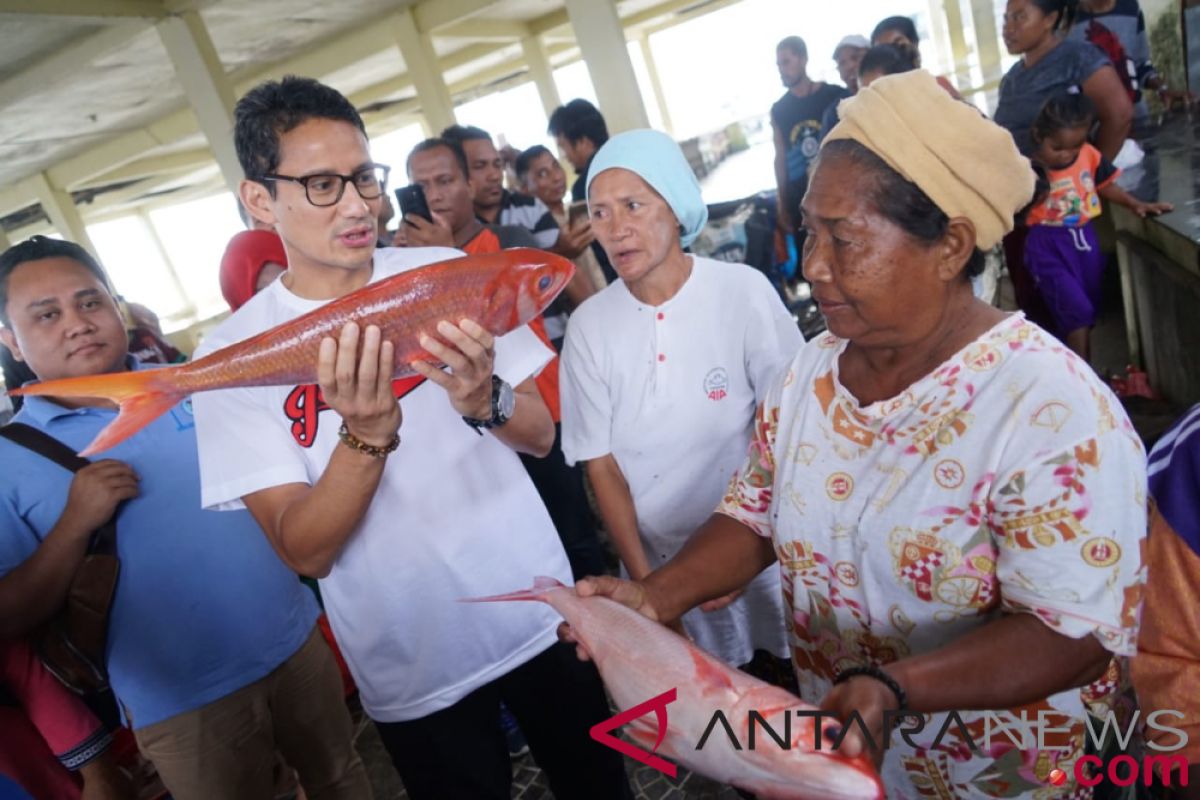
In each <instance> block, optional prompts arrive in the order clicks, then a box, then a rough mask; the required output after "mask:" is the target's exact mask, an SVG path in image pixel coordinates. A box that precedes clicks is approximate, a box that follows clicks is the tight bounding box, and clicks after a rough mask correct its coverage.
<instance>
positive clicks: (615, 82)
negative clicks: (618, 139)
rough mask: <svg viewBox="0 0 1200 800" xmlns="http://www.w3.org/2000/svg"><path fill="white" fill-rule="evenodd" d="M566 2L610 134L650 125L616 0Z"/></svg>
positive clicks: (572, 0)
mask: <svg viewBox="0 0 1200 800" xmlns="http://www.w3.org/2000/svg"><path fill="white" fill-rule="evenodd" d="M566 4H567V16H568V17H569V18H570V20H571V27H572V28H574V30H575V40H576V41H577V42H579V49H580V51H581V52H582V53H583V60H584V62H585V63H586V64H587V69H588V75H589V76H591V79H592V86H594V87H595V88H596V99H597V100H599V101H600V112H601V113H602V114H604V120H605V122H606V123H607V124H608V130H609V133H620V132H621V131H625V130H629V129H631V128H648V127H650V119H649V117H647V115H646V106H645V104H644V103H643V101H642V93H641V90H640V89H639V88H638V82H637V76H636V75H635V74H634V71H633V62H632V61H630V60H629V51H628V50H627V49H626V46H625V30H624V28H622V27H621V19H620V17H618V16H617V7H616V5H615V3H614V2H613V0H566Z"/></svg>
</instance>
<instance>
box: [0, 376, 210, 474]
mask: <svg viewBox="0 0 1200 800" xmlns="http://www.w3.org/2000/svg"><path fill="white" fill-rule="evenodd" d="M173 371H174V370H172V369H171V368H170V367H168V368H166V369H149V370H140V371H136V372H135V371H132V370H131V371H129V372H109V373H104V374H102V375H81V376H79V377H77V378H62V379H60V380H53V381H42V382H40V383H34V384H29V385H27V386H23V387H21V388H19V389H13V390H11V391H10V392H9V394H10V395H17V396H19V397H37V396H46V397H100V398H103V399H105V400H112V401H114V402H116V403H118V404H119V405H120V407H121V412H120V413H119V414H118V415H117V418H116V419H115V420H113V421H112V422H110V423H109V424H108V426H107V427H105V428H104V429H103V430H102V431H100V434H99V435H98V436H97V437H96V438H95V439H93V440H92V443H91V444H89V445H88V446H87V447H85V448H84V449H83V450H82V451H81V452H80V455H81V456H90V455H92V454H93V453H98V452H100V451H101V450H107V449H108V448H110V447H112V446H114V445H116V444H119V443H121V442H123V441H125V440H126V439H128V438H129V437H130V436H132V435H133V434H135V433H137V432H138V431H140V430H141V429H142V428H144V427H146V426H147V425H149V424H150V423H151V422H153V421H154V420H155V419H156V418H158V417H159V416H161V415H163V414H165V413H166V412H167V411H168V410H169V409H170V408H171V407H172V406H174V405H175V404H176V403H178V402H179V401H180V400H182V399H183V398H184V397H186V396H187V393H186V392H178V391H171V389H172V388H173V387H172V386H171V380H170V377H169V376H170V373H171V372H173ZM164 379H165V380H164Z"/></svg>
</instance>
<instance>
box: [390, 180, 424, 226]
mask: <svg viewBox="0 0 1200 800" xmlns="http://www.w3.org/2000/svg"><path fill="white" fill-rule="evenodd" d="M396 203H397V204H398V205H399V206H400V215H401V216H402V217H404V218H406V219H407V218H408V217H421V218H422V219H424V220H426V221H427V222H433V215H432V214H430V213H429V204H428V203H426V202H425V190H424V189H422V188H421V187H420V185H418V184H415V183H414V184H412V185H411V186H402V187H400V188H399V189H397V190H396Z"/></svg>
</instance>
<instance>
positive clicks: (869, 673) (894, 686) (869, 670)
mask: <svg viewBox="0 0 1200 800" xmlns="http://www.w3.org/2000/svg"><path fill="white" fill-rule="evenodd" d="M859 675H863V676H865V677H868V678H874V679H875V680H877V681H879V682H880V683H882V684H883V685H884V686H886V687H888V688H889V689H891V690H892V694H894V695H896V705H897V708H896V710H897V711H904V710H905V709H907V708H908V695H907V694H905V693H904V687H902V686H901V685H900V684H899V682H897V680H896V679H895V678H893V677H892V676H891V675H888V674H887V673H886V672H884V671H883V669H882V668H881V667H877V666H875V665H874V664H869V665H867V666H864V667H850V668H849V669H844V670H842V671H841V672H839V673H838V674H837V677H836V678H834V679H833V683H834V685H835V686H836V685H837V684H839V683H845V682H846V681H848V680H850V679H851V678H856V677H858V676H859Z"/></svg>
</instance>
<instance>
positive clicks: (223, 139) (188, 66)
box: [157, 11, 242, 196]
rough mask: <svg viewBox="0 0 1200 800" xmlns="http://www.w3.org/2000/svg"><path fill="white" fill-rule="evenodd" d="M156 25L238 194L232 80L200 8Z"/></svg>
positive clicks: (223, 171)
mask: <svg viewBox="0 0 1200 800" xmlns="http://www.w3.org/2000/svg"><path fill="white" fill-rule="evenodd" d="M157 27H158V36H159V38H160V39H161V40H162V43H163V47H165V48H166V50H167V55H169V56H170V57H171V63H172V64H174V65H175V75H176V77H178V78H179V82H180V83H181V84H182V85H183V91H184V94H186V95H187V98H188V102H189V103H190V104H191V106H192V110H193V111H194V112H195V114H196V121H197V122H198V123H199V124H200V130H201V131H203V132H204V137H205V138H206V139H207V140H208V146H209V147H210V148H211V149H212V152H213V157H214V158H216V160H217V166H219V167H220V168H221V177H222V178H224V179H225V185H226V186H228V187H229V190H230V191H231V192H233V194H234V195H235V196H236V195H237V192H238V184H239V183H240V182H241V180H242V167H241V165H240V164H239V163H238V159H237V150H236V149H235V148H234V146H233V107H234V91H233V84H231V83H230V81H229V78H228V77H227V76H226V75H225V68H224V66H222V64H221V59H220V57H219V56H218V55H217V49H216V48H215V47H214V46H213V43H212V38H211V37H210V36H209V35H208V28H206V27H205V26H204V20H203V19H202V18H201V17H200V14H199V12H197V11H184V12H182V13H180V14H176V15H173V16H170V17H167V18H166V19H164V20H163V21H162V22H160V23H159V24H158V26H157Z"/></svg>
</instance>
